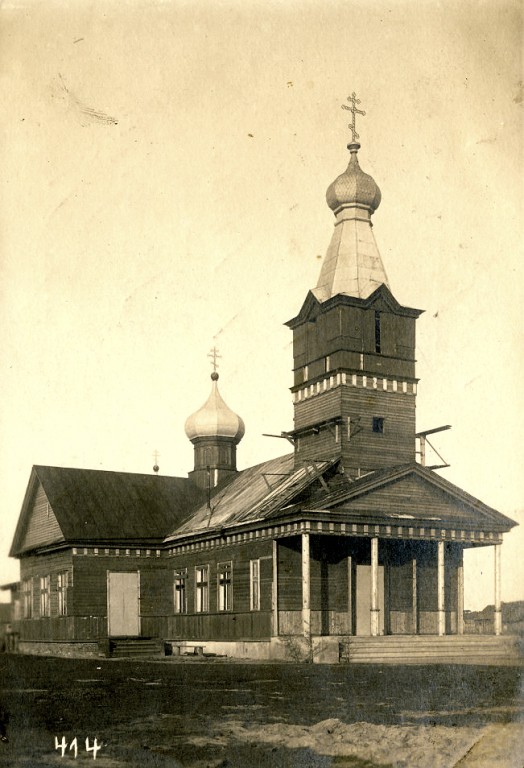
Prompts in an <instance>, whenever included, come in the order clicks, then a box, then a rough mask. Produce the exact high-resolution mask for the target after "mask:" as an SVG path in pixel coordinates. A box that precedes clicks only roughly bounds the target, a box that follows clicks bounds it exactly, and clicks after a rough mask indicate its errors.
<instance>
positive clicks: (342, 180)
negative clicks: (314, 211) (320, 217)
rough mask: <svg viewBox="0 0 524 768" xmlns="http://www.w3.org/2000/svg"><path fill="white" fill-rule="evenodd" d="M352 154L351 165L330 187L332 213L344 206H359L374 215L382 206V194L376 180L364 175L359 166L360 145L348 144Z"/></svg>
mask: <svg viewBox="0 0 524 768" xmlns="http://www.w3.org/2000/svg"><path fill="white" fill-rule="evenodd" d="M348 149H349V151H350V152H351V158H350V161H349V165H348V167H347V168H346V170H345V171H344V173H341V174H340V176H338V177H337V178H336V179H335V181H334V182H333V183H332V184H330V185H329V187H328V189H327V192H326V200H327V204H328V205H329V207H330V208H331V210H332V211H335V212H336V211H337V210H338V209H339V208H341V207H342V206H344V205H352V206H359V207H362V208H366V209H367V210H368V211H369V212H370V213H373V211H375V210H376V209H377V208H378V206H379V205H380V200H381V194H380V189H379V188H378V186H377V184H376V182H375V180H374V179H373V178H372V177H371V176H369V174H367V173H364V171H362V170H361V168H360V165H359V164H358V159H357V152H358V150H359V149H360V144H357V143H356V142H355V143H354V144H348Z"/></svg>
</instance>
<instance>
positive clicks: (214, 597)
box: [167, 540, 273, 640]
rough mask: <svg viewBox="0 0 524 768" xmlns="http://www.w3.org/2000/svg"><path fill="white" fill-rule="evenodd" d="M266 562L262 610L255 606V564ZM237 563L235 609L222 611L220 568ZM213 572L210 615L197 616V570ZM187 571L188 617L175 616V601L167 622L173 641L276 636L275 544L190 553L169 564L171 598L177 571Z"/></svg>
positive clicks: (262, 569)
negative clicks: (273, 625) (273, 600)
mask: <svg viewBox="0 0 524 768" xmlns="http://www.w3.org/2000/svg"><path fill="white" fill-rule="evenodd" d="M251 560H260V610H253V611H252V610H251V606H250V561H251ZM220 563H231V566H232V571H231V589H232V603H231V610H229V611H219V610H218V566H219V564H220ZM197 566H208V568H209V586H208V590H209V594H208V599H209V610H208V611H206V612H202V613H197V612H196V609H195V606H196V590H195V568H196V567H197ZM181 569H187V581H186V602H187V612H186V613H185V614H175V613H174V602H173V597H172V598H171V607H170V611H169V617H168V621H167V627H168V629H167V634H168V637H169V638H170V639H179V638H181V639H187V640H198V639H206V638H207V639H214V640H247V639H251V640H261V639H269V638H270V637H271V591H272V583H273V563H272V542H271V541H270V540H263V541H256V540H254V541H252V542H247V543H244V544H243V545H240V546H239V545H230V546H223V547H220V548H218V549H212V550H211V549H210V550H207V551H205V550H204V551H201V552H184V553H181V554H176V555H173V556H172V557H171V558H170V559H169V574H170V579H171V593H173V578H174V572H175V570H181Z"/></svg>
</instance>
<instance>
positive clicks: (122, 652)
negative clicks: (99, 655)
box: [104, 637, 164, 659]
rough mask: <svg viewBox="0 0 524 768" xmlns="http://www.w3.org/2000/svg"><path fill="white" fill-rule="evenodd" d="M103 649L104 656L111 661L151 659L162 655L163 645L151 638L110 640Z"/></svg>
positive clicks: (117, 638)
mask: <svg viewBox="0 0 524 768" xmlns="http://www.w3.org/2000/svg"><path fill="white" fill-rule="evenodd" d="M105 646H106V647H105V648H104V655H105V656H107V657H109V658H111V659H118V658H120V659H121V658H136V657H138V658H151V657H157V656H163V655H164V644H163V642H162V641H161V640H159V639H157V638H152V637H116V638H111V639H110V640H109V641H108V642H107V643H106V644H105Z"/></svg>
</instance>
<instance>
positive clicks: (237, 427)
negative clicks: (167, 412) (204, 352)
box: [185, 371, 246, 444]
mask: <svg viewBox="0 0 524 768" xmlns="http://www.w3.org/2000/svg"><path fill="white" fill-rule="evenodd" d="M211 380H212V382H213V384H212V386H211V394H210V395H209V397H208V399H207V401H206V403H205V404H204V405H203V406H202V408H200V410H198V411H196V412H195V413H193V414H191V416H189V418H188V419H187V420H186V424H185V431H186V435H187V436H188V438H189V439H190V440H191V441H194V440H197V439H198V438H214V437H223V438H229V439H230V440H232V441H233V442H234V443H235V444H237V443H239V442H240V441H241V440H242V438H243V437H244V432H245V429H246V428H245V426H244V422H243V421H242V419H241V418H240V416H238V415H237V414H236V413H234V412H233V411H232V410H231V409H230V408H228V406H227V405H226V404H225V402H224V401H223V399H222V397H221V395H220V392H219V391H218V385H217V381H218V373H217V372H216V371H214V372H213V373H212V374H211Z"/></svg>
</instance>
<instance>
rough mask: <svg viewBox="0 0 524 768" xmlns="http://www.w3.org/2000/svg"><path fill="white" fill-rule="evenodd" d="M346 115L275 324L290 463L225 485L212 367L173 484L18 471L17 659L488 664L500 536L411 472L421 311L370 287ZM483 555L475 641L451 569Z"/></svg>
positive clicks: (232, 432) (482, 511) (372, 263)
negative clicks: (328, 217)
mask: <svg viewBox="0 0 524 768" xmlns="http://www.w3.org/2000/svg"><path fill="white" fill-rule="evenodd" d="M350 101H352V107H351V109H352V111H353V125H352V126H350V127H352V130H353V141H352V143H350V144H349V145H348V149H349V152H350V160H349V165H348V167H347V169H346V170H345V171H344V172H343V173H342V174H341V175H340V176H338V178H336V179H335V181H334V182H333V183H332V184H331V185H330V186H329V188H328V190H327V203H328V206H329V207H330V208H331V210H332V211H333V213H334V216H335V226H334V232H333V236H332V239H331V242H330V244H329V247H328V249H327V253H326V256H325V258H324V261H323V264H322V267H321V271H320V276H319V279H318V283H317V285H316V287H315V288H313V289H312V290H310V291H309V292H308V293H307V296H306V298H305V301H304V303H303V305H302V307H301V309H300V311H299V312H298V314H297V315H296V316H295V317H293V318H292V319H291V320H289V321H288V323H287V325H288V327H289V328H290V329H291V331H292V333H293V371H294V382H293V386H292V388H291V392H292V397H293V403H294V426H293V429H292V430H290V431H288V432H285V433H283V436H284V437H286V438H288V440H289V441H290V443H291V444H292V446H293V450H292V452H291V453H288V454H286V455H284V456H282V457H281V458H277V459H272V460H270V461H266V462H264V463H262V464H259V465H257V466H254V467H250V468H248V469H245V470H243V471H240V472H239V471H237V468H236V450H237V445H238V444H239V442H240V440H241V439H242V437H243V434H244V424H243V422H242V419H241V418H240V417H239V416H238V415H236V414H235V413H234V412H233V411H232V410H230V409H229V408H228V406H227V405H226V404H225V402H224V401H223V399H222V397H221V395H220V393H219V390H218V374H217V373H216V371H215V372H214V373H213V374H212V376H211V379H212V382H211V393H210V396H209V399H208V400H207V402H206V403H205V404H204V405H203V407H202V408H201V409H200V410H199V411H197V412H196V413H195V414H193V415H192V416H190V417H189V418H188V419H187V422H186V434H187V436H188V438H189V439H190V440H191V442H192V443H193V446H194V468H193V470H192V471H191V472H189V476H188V478H176V477H162V476H155V475H137V474H130V473H122V472H106V471H99V470H84V469H64V468H59V467H44V466H35V467H33V470H32V473H31V477H30V480H29V485H28V488H27V493H26V497H25V500H24V503H23V507H22V511H21V514H20V519H19V523H18V526H17V529H16V533H15V536H14V541H13V544H12V548H11V555H12V556H13V557H17V558H19V559H20V569H21V582H20V599H21V613H22V618H21V619H20V621H19V625H18V628H17V629H18V631H19V633H20V643H19V647H20V650H22V651H25V652H31V653H57V654H75V653H76V654H90V653H91V654H98V653H111V652H115V653H116V652H117V651H118V649H126V648H127V649H128V651H129V652H139V650H142V651H144V652H154V651H155V650H156V651H158V649H162V648H167V649H169V650H171V649H172V650H173V652H174V653H187V652H190V651H192V650H193V649H197V650H198V652H199V653H202V652H203V653H204V654H206V653H217V654H225V655H227V656H234V657H246V658H256V659H295V660H296V659H307V660H311V661H327V662H334V661H339V660H349V661H373V660H382V661H387V660H404V661H405V660H410V661H413V660H416V659H421V660H440V659H443V658H446V659H448V660H452V659H453V658H459V657H460V658H463V657H464V655H465V654H467V655H468V656H469V659H470V660H472V659H474V658H477V659H481V660H485V659H486V658H487V656H488V655H489V654H490V653H491V654H499V656H500V655H501V654H504V653H506V650H507V649H505V648H504V647H503V642H504V638H502V637H498V636H499V635H500V634H501V596H500V550H501V544H502V536H503V533H504V532H506V531H509V530H510V528H511V527H512V526H514V525H515V523H514V522H513V521H512V520H510V519H509V518H507V517H505V516H504V515H502V514H500V513H499V512H497V511H495V510H494V509H491V508H490V507H488V506H487V505H485V504H483V503H482V502H481V501H479V500H478V499H476V498H474V497H473V496H470V495H469V494H467V493H466V492H465V491H463V490H461V489H460V488H458V487H457V486H455V485H453V484H452V483H450V482H448V481H447V480H445V479H444V478H442V477H441V476H440V475H438V474H437V473H436V472H435V471H433V470H432V469H429V468H427V467H425V466H422V465H421V464H420V463H417V460H416V455H417V454H416V443H417V431H416V423H415V421H416V420H415V408H416V397H417V378H416V372H415V324H416V320H417V318H418V316H419V315H420V314H421V310H418V309H414V308H412V307H406V306H403V305H402V304H400V303H399V302H398V301H397V299H396V298H395V297H394V296H393V294H392V292H391V290H390V288H389V285H388V280H387V277H386V272H385V269H384V266H383V263H382V259H381V257H380V254H379V252H378V249H377V246H376V243H375V239H374V236H373V230H372V225H371V216H372V214H373V212H374V211H375V210H376V208H377V207H378V205H379V203H380V199H381V194H380V190H379V188H378V186H377V184H376V183H375V181H374V180H373V179H372V178H371V176H369V175H368V174H366V173H364V172H363V171H362V170H361V168H360V165H359V161H358V156H357V155H358V150H359V149H360V145H359V144H358V143H357V142H356V138H358V136H357V135H356V134H355V132H354V117H355V112H357V110H356V106H355V105H356V103H358V101H357V100H356V99H355V97H354V94H353V96H352V97H351V99H350ZM486 546H489V547H492V548H494V555H495V556H494V563H495V569H494V571H495V572H494V583H495V590H494V602H495V620H494V626H493V636H492V637H486V638H479V637H478V636H476V637H475V638H468V637H466V636H464V622H463V611H464V600H463V594H464V570H463V554H464V550H465V549H467V548H470V547H486ZM490 598H491V599H493V598H492V596H488V597H487V600H488V601H489V600H490ZM468 640H471V641H472V642H473V641H474V644H471V645H470V646H468ZM122 652H125V651H122Z"/></svg>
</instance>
